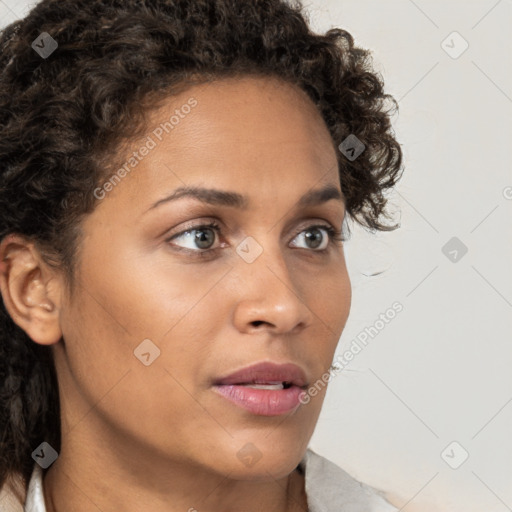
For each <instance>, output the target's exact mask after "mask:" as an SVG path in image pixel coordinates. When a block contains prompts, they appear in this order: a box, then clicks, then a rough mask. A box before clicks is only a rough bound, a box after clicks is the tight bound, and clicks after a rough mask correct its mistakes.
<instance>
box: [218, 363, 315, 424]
mask: <svg viewBox="0 0 512 512" xmlns="http://www.w3.org/2000/svg"><path fill="white" fill-rule="evenodd" d="M306 388H307V379H306V375H305V372H304V371H303V370H302V369H301V368H300V367H299V366H297V365H295V364H291V363H288V364H275V363H270V362H264V363H258V364H255V365H252V366H249V367H247V368H243V369H242V370H239V371H237V372H235V373H232V374H231V375H228V376H226V377H222V378H220V379H217V380H216V381H214V383H213V390H214V391H216V392H217V393H219V394H220V395H221V396H222V397H224V398H226V399H227V400H228V401H230V402H231V403H233V404H234V405H236V406H238V407H241V408H242V409H245V410H246V411H249V412H251V413H252V414H256V415H260V416H278V415H281V414H286V413H290V412H293V411H294V410H296V409H297V408H298V407H299V406H300V403H301V402H300V398H301V396H302V394H303V393H305V391H304V390H305V389H306Z"/></svg>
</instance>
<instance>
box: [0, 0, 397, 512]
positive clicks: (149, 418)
mask: <svg viewBox="0 0 512 512" xmlns="http://www.w3.org/2000/svg"><path fill="white" fill-rule="evenodd" d="M304 16H305V15H304V13H303V12H302V7H301V6H300V4H297V5H291V4H289V3H286V2H284V1H281V0H259V1H255V0H197V1H194V2H188V1H182V0H138V1H137V0H123V1H120V0H96V1H91V0H78V1H77V0H73V1H71V0H43V1H42V2H41V3H39V4H38V5H37V6H36V7H35V8H34V9H33V10H32V11H31V12H30V13H29V14H28V16H27V17H26V18H25V19H23V20H20V21H17V22H15V23H13V24H11V25H10V26H8V27H6V28H5V29H4V30H3V31H2V33H1V37H0V42H1V61H0V67H1V77H2V78H1V79H0V80H1V81H0V119H1V123H0V124H1V128H0V130H1V133H0V162H1V164H0V173H1V185H2V186H1V188H0V218H1V221H0V240H1V243H0V262H1V269H0V270H1V280H0V286H1V288H0V289H1V293H2V299H3V305H2V309H1V317H0V322H1V323H0V347H1V349H0V350H1V354H0V355H1V364H0V387H1V388H0V389H1V395H0V411H1V415H0V428H1V431H2V437H1V439H2V441H1V444H0V485H2V484H3V488H2V494H1V495H0V509H1V510H25V511H38V512H63V511H77V512H88V511H98V510H101V511H103V512H110V511H120V510H122V511H126V512H131V511H135V510H137V511H140V510H151V511H152V512H160V511H162V512H163V511H166V512H174V511H189V512H192V511H195V510H197V511H200V512H215V511H222V512H227V511H231V510H243V511H244V512H255V511H261V510H265V511H276V512H277V511H279V512H285V511H286V512H290V511H305V510H309V511H311V512H319V511H340V510H342V511H356V510H358V511H363V510H364V511H370V510H372V511H390V510H396V509H395V508H394V507H392V506H391V505H390V504H389V503H387V502H386V500H385V499H384V498H383V497H382V496H381V494H380V493H379V492H378V491H376V490H374V489H371V488H370V487H367V486H365V485H363V484H360V483H359V482H357V481H356V480H355V479H353V478H352V477H350V476H349V475H348V474H347V473H345V472H344V471H343V470H342V469H341V468H338V467H337V466H335V465H334V464H333V463H331V462H329V461H328V460H327V459H325V458H323V457H321V456H320V455H318V454H316V453H315V452H313V451H312V450H310V449H308V443H309V440H310V438H311V435H312V434H313V430H314V427H315V424H316V422H317V419H318V416H319V413H320V409H321V405H322V402H323V399H324V396H325V389H326V387H325V385H318V384H319V383H322V382H324V383H325V382H327V381H328V379H326V378H325V376H326V375H328V376H329V368H330V365H331V363H332V360H333V357H334V354H335V350H336V345H337V343H338V340H339V338H340V336H341V333H342V331H343V328H344V326H345V323H346V321H347V318H348V315H349V310H350V302H351V287H350V280H349V277H348V273H347V268H346V265H345V259H344V254H343V240H344V239H345V236H346V232H345V228H346V224H347V222H346V221H347V220H348V219H349V218H352V219H355V220H356V221H357V222H359V223H360V224H361V225H363V226H366V227H369V228H371V229H373V230H391V229H395V228H396V226H389V225H387V224H385V223H383V222H382V220H381V217H382V216H386V212H385V207H386V199H385V192H386V190H387V189H390V188H391V187H393V186H394V185H395V183H396V181H397V180H398V179H399V174H400V170H401V162H402V153H401V150H400V145H399V143H398V142H397V141H396V140H395V138H394V137H393V133H392V128H391V125H390V120H389V109H388V110H386V109H385V103H386V100H388V99H390V100H392V101H393V99H392V98H391V97H390V96H388V95H386V94H384V90H383V83H382V81H381V79H380V77H379V76H377V75H376V74H375V73H374V72H373V70H372V68H371V65H370V58H369V53H368V52H367V51H365V50H363V49H361V48H357V47H355V46H354V42H353V39H352V37H351V35H350V34H349V33H347V32H346V31H343V30H341V29H336V30H331V31H329V32H328V33H327V34H325V35H316V34H314V33H312V32H311V31H310V30H309V28H308V25H307V23H306V21H305V18H304ZM395 104H396V102H395ZM342 228H343V229H342Z"/></svg>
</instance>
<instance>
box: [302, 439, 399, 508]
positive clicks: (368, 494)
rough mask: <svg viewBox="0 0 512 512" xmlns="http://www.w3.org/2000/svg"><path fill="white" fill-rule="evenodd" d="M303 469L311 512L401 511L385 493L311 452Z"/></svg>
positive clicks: (306, 455)
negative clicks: (389, 500) (383, 494)
mask: <svg viewBox="0 0 512 512" xmlns="http://www.w3.org/2000/svg"><path fill="white" fill-rule="evenodd" d="M299 468H300V469H301V470H302V471H303V473H304V478H305V485H306V496H307V499H308V505H309V510H310V512H341V511H342V512H397V510H398V509H396V508H395V507H394V506H393V505H391V504H390V503H389V502H387V501H386V500H385V498H384V497H383V496H382V494H381V493H380V492H379V491H377V490H376V489H373V488H372V487H370V486H368V485H366V484H364V483H361V482H359V481H357V480H356V479H355V478H353V477H351V476H350V475H349V474H348V473H347V472H346V471H344V470H343V469H341V468H340V467H339V466H337V465H336V464H334V463H333V462H331V461H330V460H328V459H326V458H325V457H322V456H321V455H319V454H317V453H315V452H314V451H313V450H311V449H309V448H308V450H307V451H306V454H305V455H304V458H303V459H302V462H301V463H300V464H299Z"/></svg>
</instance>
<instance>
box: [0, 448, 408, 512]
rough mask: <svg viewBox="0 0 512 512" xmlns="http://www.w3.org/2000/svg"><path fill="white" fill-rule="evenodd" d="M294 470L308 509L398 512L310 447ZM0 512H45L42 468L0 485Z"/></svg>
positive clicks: (314, 511)
mask: <svg viewBox="0 0 512 512" xmlns="http://www.w3.org/2000/svg"><path fill="white" fill-rule="evenodd" d="M298 469H299V471H301V472H302V473H303V474H304V480H305V485H306V496H307V500H308V507H309V512H398V509H397V508H395V507H393V506H392V505H391V504H389V503H388V502H387V501H386V500H385V499H384V497H383V496H382V495H381V493H379V492H378V491H376V490H375V489H373V488H371V487H369V486H367V485H365V484H362V483H360V482H358V481H357V480H355V479H354V478H352V477H351V476H350V475H349V474H348V473H347V472H345V471H344V470H343V469H341V468H340V467H338V466H336V464H334V463H332V462H331V461H329V460H327V459H326V458H325V457H322V456H321V455H318V454H317V453H315V452H314V451H313V450H311V449H308V450H307V451H306V454H305V455H304V458H303V459H302V461H301V463H300V464H299V467H298ZM23 504H24V505H23ZM0 511H1V512H46V507H45V503H44V494H43V469H42V468H41V467H40V466H39V465H38V464H34V470H33V472H32V476H31V478H30V481H29V484H28V491H27V492H26V493H25V491H24V489H23V486H22V484H21V482H20V481H19V480H18V481H16V482H11V483H10V485H7V484H6V485H5V486H4V487H3V488H2V490H1V492H0Z"/></svg>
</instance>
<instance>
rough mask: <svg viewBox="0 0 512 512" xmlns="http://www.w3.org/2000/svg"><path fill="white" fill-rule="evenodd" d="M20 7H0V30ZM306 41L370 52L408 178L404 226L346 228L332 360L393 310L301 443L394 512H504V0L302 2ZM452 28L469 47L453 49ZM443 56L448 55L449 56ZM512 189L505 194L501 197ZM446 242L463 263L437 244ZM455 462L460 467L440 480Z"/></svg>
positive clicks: (508, 216)
mask: <svg viewBox="0 0 512 512" xmlns="http://www.w3.org/2000/svg"><path fill="white" fill-rule="evenodd" d="M31 3H32V2H20V1H14V0H0V24H1V25H5V24H7V23H9V22H11V21H14V20H15V19H17V18H20V17H22V16H23V15H24V13H25V12H26V10H27V8H28V6H29V4H31ZM304 4H305V5H306V6H308V7H309V10H310V13H311V23H312V25H313V27H314V28H315V29H316V30H321V31H325V30H327V29H329V28H331V27H332V26H339V27H342V28H344V29H346V30H348V31H349V32H350V33H351V34H352V35H353V36H354V38H355V40H356V44H357V45H360V46H363V47H365V48H369V49H371V50H372V53H373V58H374V66H375V69H376V70H377V71H379V72H380V73H381V74H382V76H383V78H384V80H385V83H386V89H387V92H388V93H390V94H392V95H393V96H394V97H395V98H396V99H397V100H398V101H399V105H400V111H399V113H398V114H397V115H395V116H394V118H393V123H394V127H395V132H396V135H397V137H398V139H399V141H400V143H401V144H402V146H403V151H404V155H405V167H406V170H405V173H404V177H403V179H402V181H401V182H400V184H399V186H398V188H397V190H396V192H395V193H394V194H393V195H392V196H391V200H392V203H393V210H394V211H395V215H396V218H400V219H401V228H400V229H399V230H397V231H395V232H393V233H385V234H384V233H376V234H369V233H367V232H366V231H364V230H362V229H358V228H357V227H356V226H354V225H353V226H352V230H353V235H352V238H351V240H350V241H349V242H347V243H346V245H345V248H346V256H347V261H348V266H349V272H350V276H351V280H352V285H353V303H352V310H351V316H350V318H349V321H348V323H347V326H346V328H345V331H344V333H343V336H342V338H341V342H340V347H339V350H338V353H339V354H342V353H343V352H344V351H345V350H346V349H347V348H348V347H349V346H350V345H351V343H352V340H354V339H355V338H356V337H357V336H358V335H359V334H360V333H361V332H364V331H365V329H367V328H369V327H370V326H373V325H374V324H375V322H376V321H377V320H378V319H379V315H380V314H381V313H385V311H386V310H388V309H389V308H390V307H391V305H392V304H393V303H394V302H396V301H398V302H400V303H401V304H402V305H403V308H404V309H403V311H402V312H400V313H399V314H397V315H396V317H395V318H394V319H393V320H392V321H390V322H389V323H388V324H386V325H385V327H384V328H381V329H379V332H378V334H377V335H375V336H373V337H370V338H369V341H368V344H367V346H366V347H365V348H364V350H362V351H361V352H360V353H359V354H357V355H356V356H355V357H354V359H353V360H352V361H351V363H350V364H349V366H347V370H352V371H344V372H343V373H341V374H339V375H338V376H336V377H335V378H334V379H333V380H332V382H331V383H330V386H329V391H328V394H327V398H326V402H325V405H324V409H323V411H322V414H321V418H320V421H319V424H318V427H317V430H316V432H315V434H314V436H313V439H312V442H311V447H312V448H313V449H315V450H316V451H317V452H319V453H320V454H322V455H324V456H326V457H328V458H330V459H331V460H333V461H334V462H336V463H337V464H339V465H340V466H342V467H343V468H345V469H346V470H347V471H349V472H350V473H351V474H353V475H354V476H356V477H357V478H359V479H360V480H363V481H366V482H367V483H369V484H371V485H373V486H375V487H378V488H380V489H382V490H383V491H385V492H386V493H387V494H388V496H389V497H390V499H391V501H393V503H394V504H395V505H397V506H398V508H400V509H401V510H404V511H406V512H427V511H428V512H477V511H478V512H483V511H485V512H506V511H507V510H509V511H512V443H511V442H510V437H511V434H512V372H511V366H512V321H511V318H512V315H511V314H512V271H511V266H512V236H511V235H512V230H511V228H512V167H511V162H512V157H511V156H510V148H511V141H512V127H511V120H512V118H511V114H512V70H511V64H510V63H511V55H512V37H511V35H510V34H511V28H510V27H511V26H512V0H500V1H497V0H478V1H477V0H473V1H471V2H469V1H467V0H456V1H453V0H452V1H442V0H436V1H434V0H414V1H413V0H391V1H390V0H386V1H382V0H380V1H379V0H323V1H322V0H315V1H307V0H305V1H304ZM453 31H457V32H458V33H459V34H460V36H462V38H464V40H466V41H467V43H468V44H469V47H468V49H467V50H466V51H465V52H464V53H463V54H462V55H460V56H459V57H458V58H452V57H451V56H450V55H449V54H448V53H447V51H446V50H448V51H450V52H452V53H453V52H454V51H457V50H458V49H459V48H461V41H460V40H457V39H456V38H454V37H453V36H451V37H450V38H448V40H447V41H446V43H445V44H442V42H443V41H445V40H446V38H447V37H448V36H449V35H450V34H451V33H452V32H453ZM450 46H451V47H452V48H451V49H450V48H449V47H450ZM507 187H510V188H507ZM452 237H457V238H458V239H459V240H460V241H461V242H462V243H463V244H464V245H465V246H467V248H468V252H467V254H465V255H464V256H463V257H460V252H459V253H458V260H457V261H456V262H453V261H451V260H450V259H449V258H448V257H447V256H445V255H444V254H443V252H442V247H443V246H444V245H445V244H446V243H447V242H448V241H449V240H450V239H451V238H452ZM453 441H456V442H457V443H458V445H456V446H455V447H454V448H453V447H452V448H453V449H452V448H449V449H448V450H447V452H446V453H447V457H446V459H447V460H448V461H449V462H450V463H451V464H452V465H456V463H457V462H458V461H459V460H460V457H461V456H462V455H463V454H464V452H463V450H465V451H466V452H467V453H468V454H469V458H468V459H467V460H466V461H465V462H464V463H463V464H462V465H461V466H460V467H459V468H458V469H452V468H451V467H450V466H449V465H448V464H447V462H445V460H444V459H443V458H442V456H441V454H442V453H443V451H444V450H445V448H446V447H447V446H448V445H450V444H451V443H452V442H453Z"/></svg>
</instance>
